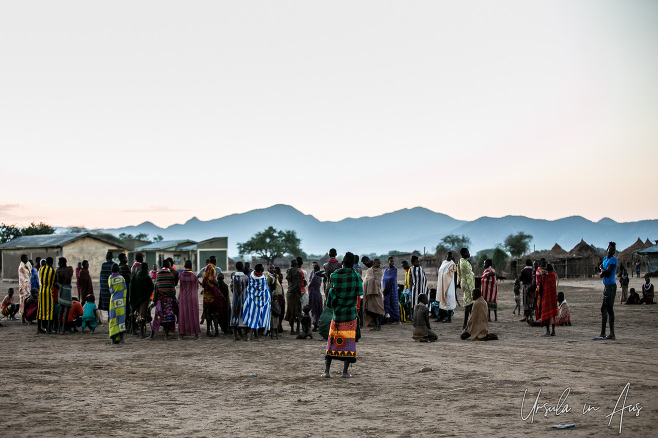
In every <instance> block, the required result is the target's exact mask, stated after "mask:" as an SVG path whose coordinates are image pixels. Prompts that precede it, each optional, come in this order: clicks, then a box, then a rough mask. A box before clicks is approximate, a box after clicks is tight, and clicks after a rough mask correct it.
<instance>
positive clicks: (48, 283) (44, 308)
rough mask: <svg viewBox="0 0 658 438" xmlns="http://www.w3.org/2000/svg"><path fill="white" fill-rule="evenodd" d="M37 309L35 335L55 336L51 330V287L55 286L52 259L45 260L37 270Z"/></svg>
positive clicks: (52, 301)
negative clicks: (44, 263) (38, 288)
mask: <svg viewBox="0 0 658 438" xmlns="http://www.w3.org/2000/svg"><path fill="white" fill-rule="evenodd" d="M39 283H41V289H40V290H39V307H38V309H37V333H48V334H55V331H54V330H52V326H53V313H54V310H55V301H54V298H53V286H55V270H54V269H53V258H52V257H48V258H47V259H46V266H43V267H42V268H41V269H40V270H39Z"/></svg>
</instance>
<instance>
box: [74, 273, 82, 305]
mask: <svg viewBox="0 0 658 438" xmlns="http://www.w3.org/2000/svg"><path fill="white" fill-rule="evenodd" d="M80 271H82V262H78V267H77V268H75V287H76V289H77V290H78V295H77V297H78V304H80V303H79V301H80ZM80 307H82V304H80Z"/></svg>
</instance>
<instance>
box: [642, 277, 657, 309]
mask: <svg viewBox="0 0 658 438" xmlns="http://www.w3.org/2000/svg"><path fill="white" fill-rule="evenodd" d="M638 304H656V303H655V302H654V301H653V284H651V277H650V276H649V274H647V275H645V276H644V284H643V285H642V299H641V300H640V301H638Z"/></svg>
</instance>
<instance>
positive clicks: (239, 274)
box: [231, 262, 249, 341]
mask: <svg viewBox="0 0 658 438" xmlns="http://www.w3.org/2000/svg"><path fill="white" fill-rule="evenodd" d="M235 269H236V271H235V272H234V273H233V275H232V276H231V287H232V288H233V301H232V303H231V304H232V305H231V327H233V340H235V341H237V340H238V339H242V338H243V330H244V332H245V333H244V339H245V340H247V337H246V335H247V333H246V330H247V328H246V327H247V326H246V325H245V323H244V320H243V319H242V306H243V305H244V296H245V293H246V291H247V286H248V285H249V277H248V276H247V275H246V274H245V273H244V270H245V267H244V264H243V263H242V262H237V263H236V264H235Z"/></svg>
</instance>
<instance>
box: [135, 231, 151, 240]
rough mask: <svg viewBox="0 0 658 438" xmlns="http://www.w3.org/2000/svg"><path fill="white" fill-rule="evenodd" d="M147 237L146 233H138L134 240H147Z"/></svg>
mask: <svg viewBox="0 0 658 438" xmlns="http://www.w3.org/2000/svg"><path fill="white" fill-rule="evenodd" d="M148 238H149V235H148V234H146V233H139V234H138V235H136V236H135V239H137V240H148Z"/></svg>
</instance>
